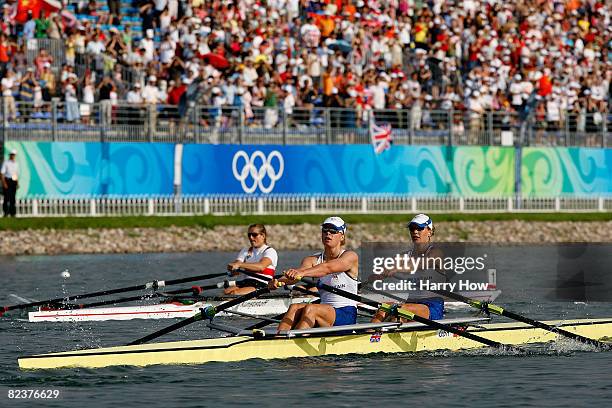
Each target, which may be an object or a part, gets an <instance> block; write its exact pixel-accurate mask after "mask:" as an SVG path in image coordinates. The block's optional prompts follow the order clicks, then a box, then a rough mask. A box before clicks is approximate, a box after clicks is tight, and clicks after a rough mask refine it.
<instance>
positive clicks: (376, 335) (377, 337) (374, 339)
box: [370, 332, 382, 343]
mask: <svg viewBox="0 0 612 408" xmlns="http://www.w3.org/2000/svg"><path fill="white" fill-rule="evenodd" d="M380 336H382V333H381V332H376V333H374V334H372V336H370V343H380Z"/></svg>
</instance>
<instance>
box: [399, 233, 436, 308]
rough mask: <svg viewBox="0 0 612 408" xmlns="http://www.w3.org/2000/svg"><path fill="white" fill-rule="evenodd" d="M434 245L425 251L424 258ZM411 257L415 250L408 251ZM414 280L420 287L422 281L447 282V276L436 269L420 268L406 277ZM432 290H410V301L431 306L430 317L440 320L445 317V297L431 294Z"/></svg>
mask: <svg viewBox="0 0 612 408" xmlns="http://www.w3.org/2000/svg"><path fill="white" fill-rule="evenodd" d="M432 248H433V245H430V246H429V247H428V248H427V249H426V250H425V252H424V253H423V258H427V254H429V252H430V251H431V249H432ZM407 254H408V256H409V257H412V256H413V251H412V250H410V251H408V252H407ZM405 280H408V281H413V282H414V285H415V286H416V287H419V283H420V282H421V281H429V282H445V281H446V276H445V275H444V274H443V273H441V272H440V271H438V270H435V269H419V270H418V271H416V272H415V273H414V274H411V275H410V277H409V278H407V279H405ZM430 295H431V292H428V291H425V290H413V291H411V292H410V299H408V302H410V303H416V304H422V305H425V306H427V307H428V308H429V319H430V320H440V319H443V318H444V299H443V298H441V297H439V296H433V297H432V296H430Z"/></svg>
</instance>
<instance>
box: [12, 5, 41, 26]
mask: <svg viewBox="0 0 612 408" xmlns="http://www.w3.org/2000/svg"><path fill="white" fill-rule="evenodd" d="M40 3H41V2H40V0H19V2H18V3H17V14H16V15H15V20H16V21H17V22H18V23H19V24H24V23H25V22H26V21H28V12H32V18H38V16H39V15H40V6H41V5H40Z"/></svg>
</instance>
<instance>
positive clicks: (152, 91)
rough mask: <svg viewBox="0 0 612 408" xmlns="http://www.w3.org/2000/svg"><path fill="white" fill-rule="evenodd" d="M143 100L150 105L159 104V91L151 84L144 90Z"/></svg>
mask: <svg viewBox="0 0 612 408" xmlns="http://www.w3.org/2000/svg"><path fill="white" fill-rule="evenodd" d="M142 99H143V101H144V102H145V103H149V104H156V103H159V89H158V88H157V87H156V86H154V85H151V84H150V83H149V84H147V85H146V86H145V87H144V89H143V90H142Z"/></svg>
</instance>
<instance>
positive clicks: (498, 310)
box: [432, 290, 612, 349]
mask: <svg viewBox="0 0 612 408" xmlns="http://www.w3.org/2000/svg"><path fill="white" fill-rule="evenodd" d="M432 292H433V293H437V294H438V295H441V296H446V297H448V298H451V299H455V300H458V301H460V302H463V303H466V304H468V305H470V306H472V307H474V308H476V309H482V308H483V307H486V309H487V311H489V312H491V313H494V314H496V315H499V316H505V317H507V318H509V319H513V320H516V321H519V322H522V323H526V324H528V325H530V326H533V327H537V328H538V329H542V330H546V331H550V332H553V333H557V334H560V335H562V336H565V337H568V338H570V339H572V340H576V341H579V342H581V343H585V344H589V345H592V346H595V347H602V348H605V349H610V348H612V346H610V345H609V344H606V343H603V342H601V341H599V340H595V339H590V338H588V337H584V336H581V335H579V334H576V333H572V332H569V331H567V330H564V329H562V328H560V327H554V326H551V325H549V324H546V323H544V322H540V321H538V320H533V319H530V318H528V317H526V316H522V315H519V314H517V313H514V312H511V311H509V310H506V309H504V308H503V307H501V306H497V305H494V304H492V303H487V302H481V301H479V300H475V299H470V298H468V297H465V296H463V295H460V294H458V293H455V292H449V291H447V290H436V291H432Z"/></svg>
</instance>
